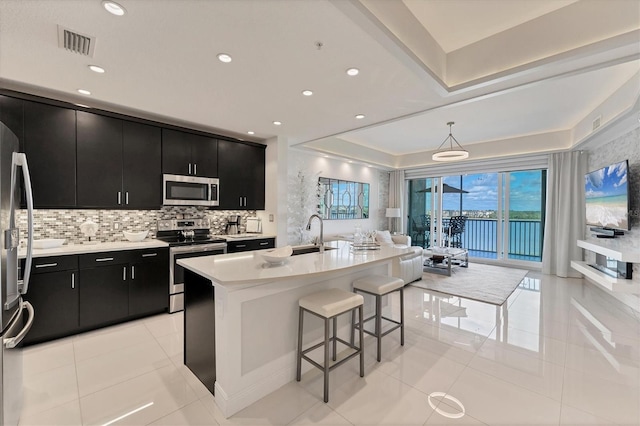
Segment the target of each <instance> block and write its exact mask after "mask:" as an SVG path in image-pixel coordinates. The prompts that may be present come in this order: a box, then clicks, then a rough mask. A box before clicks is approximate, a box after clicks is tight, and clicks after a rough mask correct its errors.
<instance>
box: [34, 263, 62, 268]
mask: <svg viewBox="0 0 640 426" xmlns="http://www.w3.org/2000/svg"><path fill="white" fill-rule="evenodd" d="M53 266H58V264H57V263H41V264H39V265H36V268H51V267H53Z"/></svg>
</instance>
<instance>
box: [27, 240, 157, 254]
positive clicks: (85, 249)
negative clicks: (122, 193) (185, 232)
mask: <svg viewBox="0 0 640 426" xmlns="http://www.w3.org/2000/svg"><path fill="white" fill-rule="evenodd" d="M157 247H169V245H168V244H167V243H165V242H164V241H160V240H156V239H146V240H144V241H140V242H135V243H134V242H131V241H116V242H109V243H97V244H65V245H63V246H60V247H56V248H49V249H34V250H33V257H46V256H64V255H68V254H83V253H96V252H101V251H118V250H138V249H148V248H157ZM26 256H27V249H26V248H21V249H19V250H18V257H19V258H21V259H24V258H25V257H26Z"/></svg>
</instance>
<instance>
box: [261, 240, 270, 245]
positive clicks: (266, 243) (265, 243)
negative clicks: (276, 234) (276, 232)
mask: <svg viewBox="0 0 640 426" xmlns="http://www.w3.org/2000/svg"><path fill="white" fill-rule="evenodd" d="M260 245H261V246H268V245H269V243H268V242H267V241H265V242H264V243H260Z"/></svg>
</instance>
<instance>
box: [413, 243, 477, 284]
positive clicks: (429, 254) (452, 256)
mask: <svg viewBox="0 0 640 426" xmlns="http://www.w3.org/2000/svg"><path fill="white" fill-rule="evenodd" d="M422 253H423V256H424V263H423V266H424V268H423V270H424V272H434V273H436V274H443V275H447V276H449V277H450V276H451V266H453V265H456V266H461V267H463V268H468V267H469V250H467V249H464V248H453V247H435V248H430V249H425V250H424V251H423V252H422Z"/></svg>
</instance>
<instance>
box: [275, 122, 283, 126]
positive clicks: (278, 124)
mask: <svg viewBox="0 0 640 426" xmlns="http://www.w3.org/2000/svg"><path fill="white" fill-rule="evenodd" d="M273 124H275V125H276V126H280V125H281V124H282V122H281V121H274V122H273Z"/></svg>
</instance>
